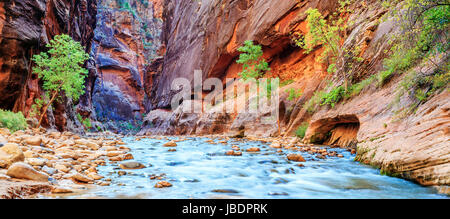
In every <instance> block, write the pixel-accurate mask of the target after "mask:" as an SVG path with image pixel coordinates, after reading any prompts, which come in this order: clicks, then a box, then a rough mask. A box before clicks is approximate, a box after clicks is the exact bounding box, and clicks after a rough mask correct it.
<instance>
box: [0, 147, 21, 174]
mask: <svg viewBox="0 0 450 219" xmlns="http://www.w3.org/2000/svg"><path fill="white" fill-rule="evenodd" d="M24 160H25V156H24V154H23V152H22V150H21V149H20V147H19V145H18V144H15V143H8V144H5V145H4V146H3V147H1V148H0V168H7V167H9V166H11V165H12V164H13V163H15V162H21V161H24Z"/></svg>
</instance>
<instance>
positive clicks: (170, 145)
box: [164, 141, 177, 147]
mask: <svg viewBox="0 0 450 219" xmlns="http://www.w3.org/2000/svg"><path fill="white" fill-rule="evenodd" d="M176 146H177V143H175V141H169V142H167V143H165V144H164V147H176Z"/></svg>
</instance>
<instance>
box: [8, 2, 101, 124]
mask: <svg viewBox="0 0 450 219" xmlns="http://www.w3.org/2000/svg"><path fill="white" fill-rule="evenodd" d="M96 12H97V9H96V3H95V1H94V0H80V1H71V0H31V1H30V0H11V1H1V2H0V44H1V47H0V91H1V92H2V93H4V94H5V95H2V97H0V106H2V108H5V109H9V110H15V111H22V112H24V114H25V115H27V114H28V112H29V110H30V108H31V105H33V104H34V99H35V98H37V97H40V96H41V95H42V94H43V91H42V89H41V88H40V86H39V80H38V78H37V76H36V75H34V74H32V72H31V68H32V65H31V63H30V59H31V57H32V56H33V55H34V54H37V53H39V52H41V51H44V50H45V44H46V43H48V41H49V39H51V38H53V36H54V35H57V34H62V33H66V34H69V35H71V36H72V37H73V38H74V39H75V40H77V41H80V42H81V43H82V45H83V46H85V47H86V50H87V51H89V50H90V45H91V39H92V37H93V29H94V26H95V14H96ZM64 102H65V104H55V105H54V106H53V109H52V110H50V112H49V114H48V116H47V118H46V121H45V123H46V125H47V126H50V127H55V128H58V129H61V130H62V129H65V128H66V127H68V126H69V127H70V128H75V127H76V124H73V121H75V119H74V117H75V116H74V113H73V112H72V111H71V108H72V107H67V106H70V105H71V101H70V100H68V101H64ZM66 104H67V105H66Z"/></svg>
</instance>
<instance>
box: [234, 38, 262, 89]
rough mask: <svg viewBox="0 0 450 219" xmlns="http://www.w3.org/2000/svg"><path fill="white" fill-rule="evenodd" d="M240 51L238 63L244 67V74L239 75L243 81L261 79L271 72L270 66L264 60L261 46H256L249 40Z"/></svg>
mask: <svg viewBox="0 0 450 219" xmlns="http://www.w3.org/2000/svg"><path fill="white" fill-rule="evenodd" d="M238 51H239V52H241V55H240V56H239V59H238V60H237V61H236V62H237V63H238V64H242V65H243V69H242V72H241V73H239V76H241V77H242V79H244V80H247V79H250V78H255V79H259V78H260V77H262V76H263V75H264V73H265V72H266V71H269V70H270V68H269V64H268V63H267V62H266V60H264V59H263V58H262V55H263V51H262V48H261V46H260V45H254V44H253V41H251V40H247V41H245V43H244V46H242V47H240V48H239V49H238Z"/></svg>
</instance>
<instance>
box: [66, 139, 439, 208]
mask: <svg viewBox="0 0 450 219" xmlns="http://www.w3.org/2000/svg"><path fill="white" fill-rule="evenodd" d="M172 139H177V138H175V137H174V138H172ZM187 139H188V140H186V141H182V142H178V143H177V144H178V146H177V147H176V149H177V151H176V152H169V151H168V149H170V148H167V147H163V146H162V145H163V144H164V143H165V142H167V141H166V140H156V139H142V140H140V141H135V140H134V138H125V139H124V141H125V142H127V144H128V145H127V147H129V148H131V149H132V151H131V153H132V154H133V156H134V158H135V160H134V161H137V162H141V163H142V164H144V165H146V166H147V168H144V169H140V170H126V172H127V174H126V175H122V176H119V174H118V172H119V171H121V170H120V168H118V164H107V166H101V167H99V174H100V175H102V176H105V177H106V178H110V179H111V180H112V181H111V186H105V187H102V186H96V187H94V188H92V189H88V190H86V191H85V192H82V193H76V194H74V195H72V196H65V197H64V198H149V199H153V198H155V199H174V198H182V199H184V198H195V199H203V198H238V199H266V198H267V199H278V198H282V199H300V198H308V199H309V198H312V199H318V198H332V199H333V198H351V199H360V198H361V199H362V198H364V199H366V198H369V199H372V198H419V199H422V198H446V196H442V195H439V194H436V193H435V191H434V190H433V189H431V188H426V187H422V186H420V185H417V184H415V183H412V182H409V181H406V180H403V179H398V178H394V177H389V176H383V175H380V171H379V170H377V169H374V168H372V167H369V166H366V165H362V164H360V163H358V162H354V161H353V160H354V156H353V155H351V154H350V153H349V152H348V151H346V150H343V149H330V150H331V151H333V150H335V151H338V153H340V154H343V155H344V158H328V159H326V160H315V159H314V155H310V154H308V153H303V152H292V151H291V152H289V151H285V153H278V152H277V149H273V148H270V147H269V144H268V143H263V142H258V141H250V142H248V141H247V142H242V141H234V140H230V141H229V142H228V144H227V145H225V144H220V143H219V144H210V143H206V142H205V141H206V140H209V138H187ZM218 141H219V140H217V142H218ZM232 145H238V146H239V147H240V148H241V149H244V150H245V149H247V148H250V147H259V148H261V152H258V153H247V152H243V156H239V157H234V156H225V152H226V151H229V150H231V147H232ZM286 153H301V155H302V156H304V157H305V159H306V160H307V162H305V163H303V164H304V167H299V166H297V164H298V163H295V162H291V161H288V160H287V159H286ZM161 174H165V175H163V176H164V178H163V180H165V181H168V182H170V183H171V184H173V186H172V187H169V188H163V189H158V188H154V185H155V184H156V182H157V180H151V179H150V176H152V175H157V176H160V175H161Z"/></svg>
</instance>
